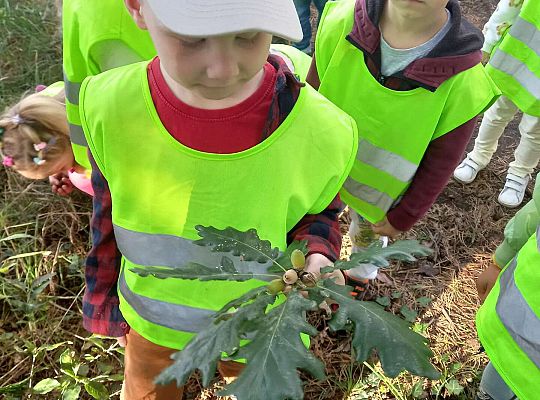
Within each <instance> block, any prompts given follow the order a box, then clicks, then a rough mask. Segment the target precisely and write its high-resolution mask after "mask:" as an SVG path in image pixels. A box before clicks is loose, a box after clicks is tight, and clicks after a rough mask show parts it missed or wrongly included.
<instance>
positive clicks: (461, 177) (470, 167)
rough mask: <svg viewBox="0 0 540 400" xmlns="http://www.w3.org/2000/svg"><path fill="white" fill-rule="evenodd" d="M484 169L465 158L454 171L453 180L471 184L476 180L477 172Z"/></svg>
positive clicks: (469, 158)
mask: <svg viewBox="0 0 540 400" xmlns="http://www.w3.org/2000/svg"><path fill="white" fill-rule="evenodd" d="M484 168H485V167H482V166H481V165H480V164H478V163H477V162H476V161H474V160H473V159H472V158H471V157H469V156H467V157H465V160H463V161H462V162H461V164H459V165H458V166H457V168H456V170H455V171H454V178H456V180H458V181H460V182H461V183H471V182H472V181H474V180H475V179H476V175H478V172H480V171H481V170H483V169H484Z"/></svg>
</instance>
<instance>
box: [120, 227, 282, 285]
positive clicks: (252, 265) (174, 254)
mask: <svg viewBox="0 0 540 400" xmlns="http://www.w3.org/2000/svg"><path fill="white" fill-rule="evenodd" d="M114 236H115V238H116V242H117V244H118V248H119V250H120V252H121V253H122V255H123V256H124V257H125V258H126V259H128V260H129V261H131V262H132V263H134V264H137V265H141V266H157V267H170V268H180V267H183V266H185V265H186V264H188V263H189V262H194V263H199V264H202V265H205V266H208V267H211V266H212V265H216V266H218V265H220V264H221V258H222V257H223V256H224V255H228V256H230V254H229V253H219V252H212V251H210V249H209V248H208V247H204V246H198V245H196V244H194V243H193V241H192V240H188V239H184V238H181V237H179V236H173V235H161V234H149V233H142V232H136V231H132V230H128V229H125V228H122V227H120V226H118V225H114ZM231 258H233V257H231ZM234 265H235V267H236V269H237V270H238V271H239V272H244V273H245V272H251V273H254V274H267V270H268V267H269V266H270V265H271V263H270V262H267V263H259V262H257V261H240V260H239V259H238V257H234ZM257 279H260V280H267V281H271V280H272V279H275V274H273V275H272V274H269V276H268V277H261V276H257Z"/></svg>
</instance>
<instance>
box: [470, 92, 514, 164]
mask: <svg viewBox="0 0 540 400" xmlns="http://www.w3.org/2000/svg"><path fill="white" fill-rule="evenodd" d="M517 111H518V108H517V106H516V105H515V104H514V103H512V101H510V100H509V99H508V98H507V97H504V96H501V97H500V98H499V99H498V100H497V101H496V102H495V104H493V106H491V108H490V109H489V110H487V111H486V112H485V113H484V118H483V119H482V124H481V125H480V130H479V131H478V137H477V138H476V140H475V142H474V149H473V151H472V152H471V153H469V157H470V158H472V159H473V160H474V161H475V162H476V163H477V164H478V165H479V166H480V167H481V168H484V167H485V166H486V165H488V164H489V162H490V160H491V157H492V156H493V154H494V153H495V151H496V150H497V145H498V143H499V138H500V137H501V135H502V134H503V132H504V129H505V128H506V125H508V123H509V122H510V121H511V120H512V118H514V115H515V114H516V113H517Z"/></svg>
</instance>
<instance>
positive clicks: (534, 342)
mask: <svg viewBox="0 0 540 400" xmlns="http://www.w3.org/2000/svg"><path fill="white" fill-rule="evenodd" d="M516 266H517V257H515V258H514V259H513V260H512V262H511V264H510V265H509V266H508V268H506V269H505V270H504V272H503V273H502V275H501V278H500V287H501V290H500V293H499V298H498V299H497V306H496V310H497V315H498V316H499V318H500V320H501V322H502V323H503V325H504V327H505V328H506V330H507V331H508V333H509V334H510V336H511V337H512V339H513V340H514V341H515V342H516V344H517V345H518V346H519V347H520V348H521V350H523V352H524V353H525V354H527V356H528V357H529V359H530V360H531V361H532V362H533V363H534V364H536V367H537V368H540V319H538V317H537V316H536V314H535V313H534V311H533V310H532V309H531V307H530V306H529V304H527V301H526V300H525V298H524V297H523V295H522V294H521V292H520V291H519V289H518V287H517V286H516V282H515V280H514V272H515V270H516Z"/></svg>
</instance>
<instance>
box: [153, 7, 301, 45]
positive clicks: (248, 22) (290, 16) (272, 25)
mask: <svg viewBox="0 0 540 400" xmlns="http://www.w3.org/2000/svg"><path fill="white" fill-rule="evenodd" d="M146 1H147V3H148V4H149V6H150V8H151V9H152V11H153V12H154V14H155V15H156V17H157V19H158V20H159V21H160V22H161V23H162V24H163V25H164V26H165V27H166V28H167V29H169V30H170V31H172V32H174V33H176V34H178V35H182V36H195V37H206V36H217V35H226V34H230V33H239V32H249V31H259V32H268V33H272V34H274V35H276V36H279V37H282V38H284V39H289V40H292V41H293V42H297V41H299V40H300V39H302V36H303V35H302V27H301V26H300V21H299V19H298V14H297V13H296V9H295V7H294V3H293V0H146Z"/></svg>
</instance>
